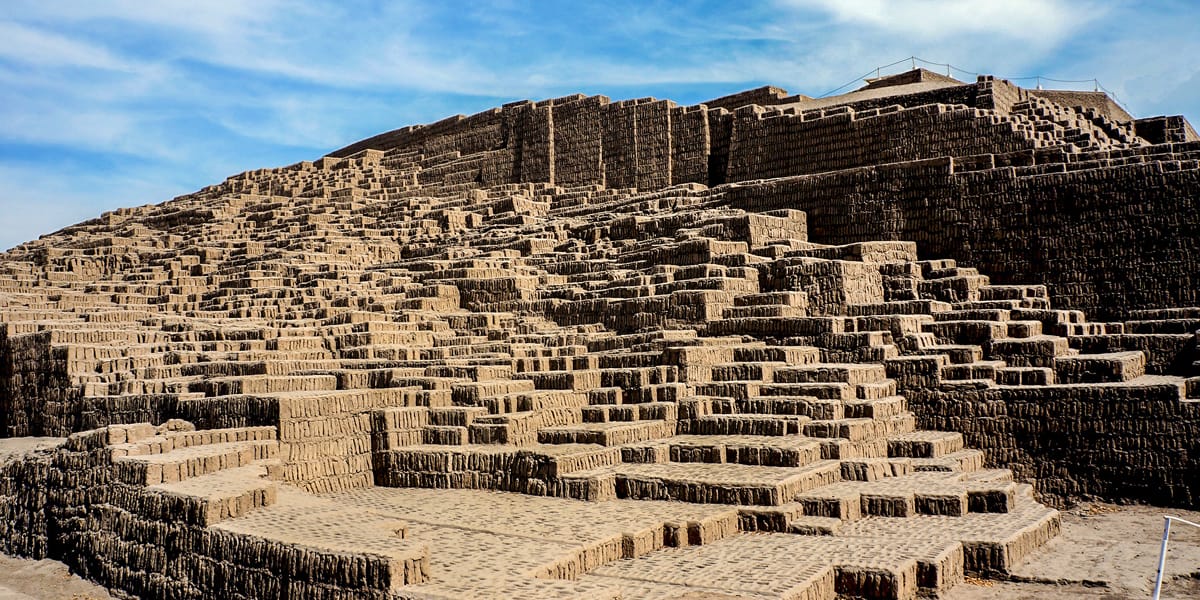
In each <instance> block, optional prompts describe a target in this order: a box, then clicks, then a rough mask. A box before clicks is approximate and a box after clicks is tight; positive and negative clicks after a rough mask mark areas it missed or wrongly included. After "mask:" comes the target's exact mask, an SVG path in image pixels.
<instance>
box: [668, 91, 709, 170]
mask: <svg viewBox="0 0 1200 600" xmlns="http://www.w3.org/2000/svg"><path fill="white" fill-rule="evenodd" d="M711 151H712V145H711V138H710V136H709V131H708V111H707V110H705V109H704V108H703V107H699V106H676V107H674V108H672V109H671V185H677V184H680V183H708V155H709V153H710V152H711Z"/></svg>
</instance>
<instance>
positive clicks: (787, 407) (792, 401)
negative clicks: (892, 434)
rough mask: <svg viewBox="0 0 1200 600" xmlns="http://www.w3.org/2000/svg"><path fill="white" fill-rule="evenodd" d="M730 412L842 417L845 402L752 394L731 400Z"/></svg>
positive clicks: (816, 417) (824, 417)
mask: <svg viewBox="0 0 1200 600" xmlns="http://www.w3.org/2000/svg"><path fill="white" fill-rule="evenodd" d="M729 404H730V408H731V409H732V410H731V411H730V412H732V413H740V414H744V415H750V414H761V415H798V416H803V417H808V418H810V419H841V418H842V417H843V416H844V415H845V412H844V411H845V404H844V403H843V402H842V401H840V400H832V399H822V398H817V397H815V396H751V397H748V398H744V399H739V400H731V401H730V402H729Z"/></svg>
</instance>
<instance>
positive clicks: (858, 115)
mask: <svg viewBox="0 0 1200 600" xmlns="http://www.w3.org/2000/svg"><path fill="white" fill-rule="evenodd" d="M1034 146H1035V144H1034V141H1033V140H1032V139H1030V138H1029V137H1027V136H1026V135H1023V134H1022V133H1020V132H1018V131H1016V130H1015V129H1014V123H1013V122H1012V121H1009V120H1008V119H1005V118H1003V117H1000V116H998V115H996V114H994V113H991V112H985V111H980V110H977V109H974V108H969V107H965V106H947V105H938V104H934V105H926V106H920V107H917V108H908V109H899V110H897V109H896V108H895V107H888V108H884V109H878V110H866V111H861V112H856V111H854V110H853V109H850V108H846V107H839V108H835V109H829V110H825V111H819V112H809V113H804V114H801V115H791V114H770V113H765V114H764V110H763V109H754V110H751V109H743V110H741V111H739V112H738V113H736V114H735V117H734V120H733V132H732V137H731V141H730V150H729V181H746V180H751V179H764V178H774V177H786V176H789V175H802V174H807V173H820V172H825V171H836V170H840V169H850V168H855V167H861V166H866V165H879V164H887V163H895V162H903V161H914V160H922V159H927V158H935V157H941V156H971V155H978V154H1002V153H1008V152H1014V151H1018V150H1027V149H1032V148H1034Z"/></svg>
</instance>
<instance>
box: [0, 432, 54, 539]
mask: <svg viewBox="0 0 1200 600" xmlns="http://www.w3.org/2000/svg"><path fill="white" fill-rule="evenodd" d="M50 467H51V465H50V455H49V454H45V453H32V452H31V453H28V454H20V455H17V456H10V457H5V456H0V552H3V553H4V554H9V555H15V556H26V557H29V558H34V559H42V558H45V557H46V556H47V555H48V552H49V548H50V544H49V532H48V526H47V523H46V490H47V484H48V482H49V480H48V478H49V472H50Z"/></svg>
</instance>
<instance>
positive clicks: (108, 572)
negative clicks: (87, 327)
mask: <svg viewBox="0 0 1200 600" xmlns="http://www.w3.org/2000/svg"><path fill="white" fill-rule="evenodd" d="M109 439H110V437H109V432H108V430H106V429H99V430H92V431H87V432H81V433H77V434H73V435H71V436H70V437H69V438H67V439H66V440H65V441H63V442H62V443H61V444H60V445H59V446H58V447H57V448H53V449H51V450H46V451H41V452H27V453H23V454H20V455H17V456H15V457H12V459H11V460H8V461H4V462H0V515H3V517H4V518H2V519H0V532H3V533H4V535H3V536H0V544H3V545H2V546H0V549H2V550H3V551H4V552H6V553H11V554H17V555H20V556H27V557H30V558H45V557H51V558H55V559H58V560H61V561H63V562H65V563H66V564H67V565H69V566H70V567H71V569H72V570H73V571H74V572H76V573H78V574H80V575H81V576H83V577H86V578H88V579H91V580H93V581H96V582H98V583H101V584H103V585H105V586H107V587H110V588H112V589H114V590H115V591H117V592H119V593H121V594H127V595H130V596H131V597H138V598H144V599H158V598H162V599H166V598H173V599H181V598H188V599H191V598H195V599H197V600H199V599H201V598H213V597H242V596H244V595H245V594H246V592H247V591H252V594H253V596H254V597H256V598H330V599H343V598H344V599H349V598H369V599H376V600H385V599H387V598H390V597H391V596H390V589H391V587H392V585H393V582H392V581H391V579H392V577H393V576H400V577H405V578H407V577H410V576H411V577H413V581H409V582H408V583H412V582H415V581H416V580H417V578H419V577H420V576H421V572H422V570H423V569H421V568H420V565H416V564H414V565H408V564H405V565H403V566H402V568H399V569H394V568H393V565H389V564H388V562H389V560H390V559H389V558H385V557H371V556H369V555H359V556H348V555H346V554H345V553H339V552H332V551H322V550H317V549H315V548H311V547H304V546H300V545H295V544H285V543H282V542H278V541H273V540H266V539H262V538H258V537H255V536H252V535H247V534H242V533H237V532H233V531H223V530H220V529H212V528H206V527H204V526H203V525H202V524H201V523H200V522H199V520H198V519H197V518H196V517H197V515H194V514H192V513H191V512H189V511H188V510H186V507H183V506H181V505H180V504H179V503H178V502H176V501H174V500H172V499H171V497H170V496H168V495H164V494H157V493H154V492H152V491H150V490H147V489H146V488H144V487H141V486H136V485H129V484H125V483H123V482H121V481H119V480H118V479H116V477H115V471H114V469H113V466H112V463H111V458H110V455H109V454H110V449H109V448H108V447H107V444H108V441H109ZM200 520H202V519H200ZM395 583H404V582H395Z"/></svg>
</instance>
